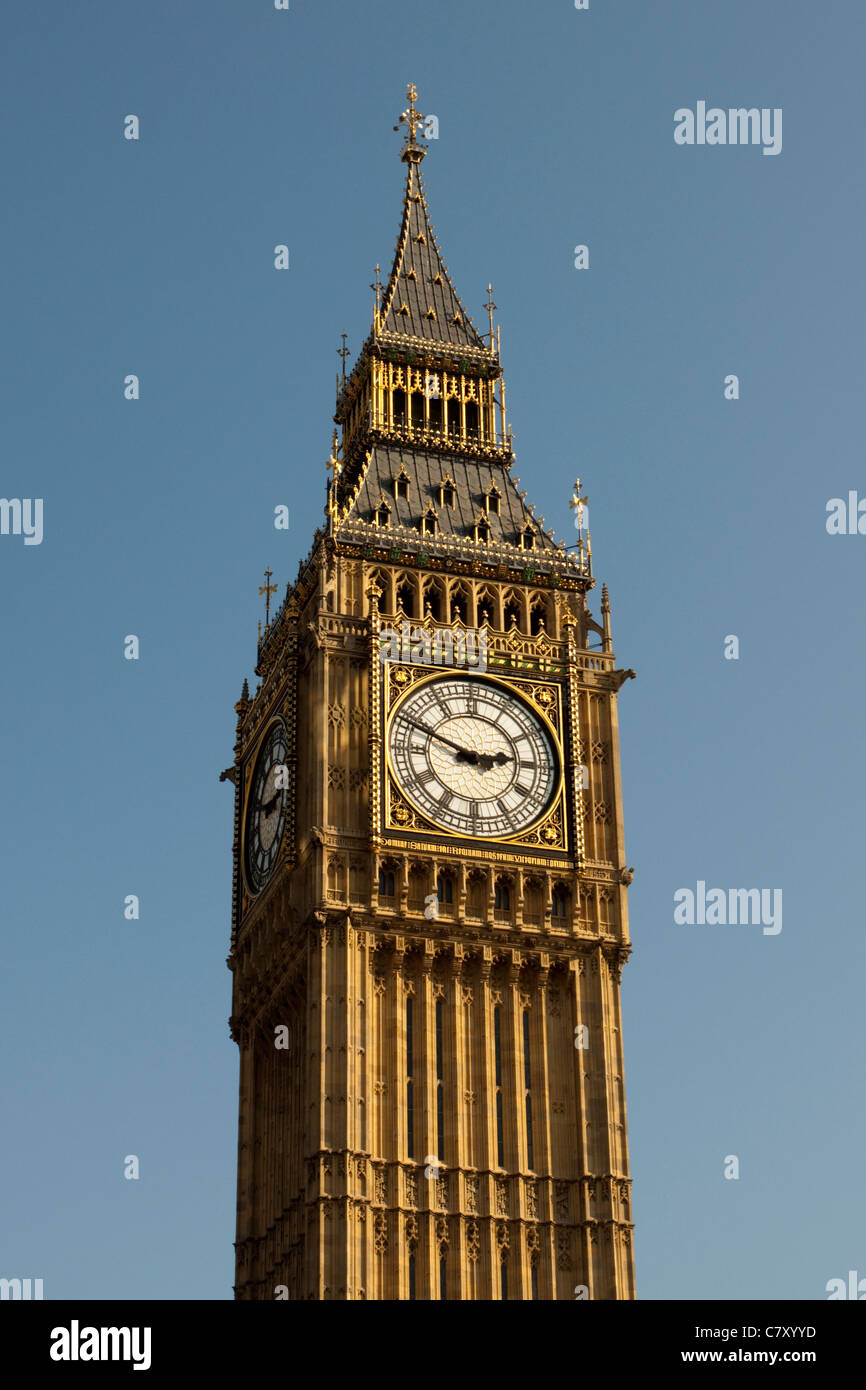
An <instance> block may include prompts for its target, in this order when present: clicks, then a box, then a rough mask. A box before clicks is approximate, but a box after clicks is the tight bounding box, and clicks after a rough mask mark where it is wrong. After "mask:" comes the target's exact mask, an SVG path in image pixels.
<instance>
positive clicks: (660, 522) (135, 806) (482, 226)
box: [0, 0, 866, 1299]
mask: <svg viewBox="0 0 866 1390" xmlns="http://www.w3.org/2000/svg"><path fill="white" fill-rule="evenodd" d="M4 28H5V31H6V32H5V44H4V50H5V51H4V55H3V58H2V81H0V107H2V121H3V127H4V130H5V137H6V138H5V141H4V147H5V148H4V166H5V167H4V179H3V183H4V200H3V201H4V210H3V252H4V261H3V268H4V272H5V273H4V276H3V282H4V283H3V292H2V298H3V305H2V309H3V320H4V323H5V325H6V332H5V334H4V336H3V342H2V348H0V351H2V371H0V392H2V415H3V422H4V423H3V432H4V440H3V467H2V482H0V492H2V495H3V496H5V497H7V498H12V497H19V498H36V497H40V498H42V499H43V501H44V537H43V541H42V544H41V545H38V546H36V545H33V546H25V545H24V544H23V537H21V536H12V535H8V536H0V593H2V606H3V625H2V630H3V644H4V655H5V660H4V662H3V664H2V676H0V727H2V769H3V783H2V784H3V796H2V805H0V816H2V826H0V830H2V843H3V845H4V849H5V851H6V854H5V866H4V880H5V887H6V891H5V894H4V906H5V912H4V918H5V923H4V925H5V933H4V936H5V949H6V969H5V970H4V984H3V998H2V1014H3V1020H4V1035H5V1036H4V1053H5V1067H4V1077H3V1107H4V1116H5V1118H6V1126H5V1129H6V1142H5V1160H6V1161H5V1165H4V1183H3V1198H2V1205H3V1208H4V1210H3V1212H2V1220H0V1230H2V1232H3V1234H2V1238H0V1264H2V1269H0V1274H2V1275H4V1276H6V1277H42V1278H43V1279H44V1281H45V1294H46V1297H49V1298H62V1297H82V1298H100V1297H119V1298H154V1297H161V1298H176V1299H185V1298H213V1299H222V1298H227V1297H230V1296H231V1283H232V1276H233V1267H232V1266H233V1261H232V1245H231V1242H232V1239H233V1234H234V1202H235V1194H234V1174H235V1126H236V1084H237V1053H236V1048H235V1046H234V1044H233V1043H232V1042H231V1041H230V1039H229V1036H228V1029H227V1023H226V1020H227V1018H228V1014H229V1012H230V976H229V973H228V971H227V970H226V967H225V957H226V954H227V951H228V942H229V929H230V922H229V910H230V887H231V865H230V852H231V840H232V825H231V815H232V805H231V802H232V797H231V790H230V788H229V787H228V786H225V785H223V786H221V785H219V783H218V780H217V778H218V774H219V772H220V770H221V769H222V768H224V767H226V766H227V765H228V764H229V763H230V761H231V758H232V745H233V741H234V712H233V708H232V707H233V704H234V702H235V700H236V699H237V698H238V695H239V693H240V688H241V684H242V681H243V679H244V676H251V675H252V667H253V664H254V661H255V638H256V623H257V620H258V617H259V615H260V612H261V601H260V599H259V596H258V592H257V590H258V585H259V584H260V583H262V571H263V570H264V568H265V566H266V565H270V566H271V568H272V569H273V571H274V573H275V576H276V579H277V581H278V582H279V584H280V586H281V591H282V590H283V588H284V586H285V584H286V582H287V581H288V580H289V579H293V578H294V577H295V574H296V571H297V566H298V562H299V560H300V559H301V558H302V557H303V556H304V555H305V554H306V552H307V549H308V545H309V540H310V537H311V535H312V532H313V530H314V528H315V526H316V525H317V524H318V523H319V521H320V519H321V516H322V507H323V503H324V478H325V467H324V465H325V460H326V458H327V456H328V451H329V445H330V433H331V429H332V423H331V416H332V413H333V401H334V374H335V372H336V368H337V362H338V359H337V357H336V355H335V349H336V348H337V347H338V346H339V342H340V334H341V333H342V332H343V331H344V330H345V331H346V333H347V334H348V341H349V346H350V348H351V349H352V350H353V351H357V350H358V348H359V347H360V344H361V342H362V341H363V338H364V336H365V335H366V332H367V330H368V327H369V323H370V314H371V305H372V294H371V292H370V290H369V289H368V285H369V283H370V281H371V279H372V278H373V276H372V272H373V266H374V265H375V263H376V262H377V261H379V262H380V263H381V265H382V266H383V269H387V268H388V266H389V265H390V260H391V256H392V253H393V248H394V242H395V238H396V235H397V230H398V223H399V214H400V199H401V193H402V181H403V166H402V165H401V164H400V162H399V159H398V150H399V145H400V137H398V136H397V135H395V134H394V133H393V130H392V126H393V125H394V124H395V122H396V120H397V117H398V115H399V113H400V111H401V110H402V109H403V107H404V105H405V99H404V94H405V87H406V83H407V82H408V81H414V82H415V83H416V84H417V86H418V89H419V105H420V107H421V110H422V111H424V112H425V113H435V114H436V115H437V116H438V119H439V139H438V140H437V141H435V142H431V149H430V154H429V156H428V158H427V160H426V161H425V164H424V177H425V185H426V189H427V193H428V198H429V202H430V208H431V213H432V217H433V222H434V225H435V228H436V232H437V235H438V238H439V241H440V244H441V246H442V248H443V252H444V255H445V258H446V260H447V263H448V266H449V269H450V271H451V273H452V275H453V277H454V280H455V282H456V285H457V288H458V291H459V293H460V295H461V297H462V298H463V301H464V303H465V304H466V306H467V308H468V309H469V311H470V313H472V314H473V317H474V318H475V321H476V323H478V324H479V325H480V326H483V325H484V322H485V318H486V316H485V314H484V312H483V310H482V309H481V305H482V304H483V302H484V300H485V299H486V297H487V295H486V286H487V283H488V281H489V280H492V281H493V286H494V297H495V300H496V303H497V305H498V312H497V319H498V321H499V322H500V324H501V328H502V353H503V360H504V364H505V369H506V378H507V385H508V404H509V415H510V419H511V422H512V424H513V426H514V435H515V448H516V452H517V465H516V469H515V472H516V473H517V474H519V476H520V478H521V487H526V488H527V489H528V493H529V497H530V498H531V499H532V500H534V501H535V503H536V504H537V509H538V512H539V513H540V514H543V515H544V516H545V518H546V520H547V522H548V524H553V525H554V526H555V527H556V529H557V531H558V532H559V533H560V534H561V535H564V536H565V537H566V539H570V538H571V537H570V534H569V533H570V526H571V516H570V513H569V509H568V499H569V497H570V495H571V490H572V483H573V481H574V478H575V476H576V475H578V474H579V475H580V477H581V478H582V479H583V481H584V486H585V490H586V492H587V493H588V494H589V498H590V516H591V523H592V539H593V553H594V559H595V565H596V574H597V576H598V577H599V580H601V579H603V580H605V581H606V582H607V584H608V585H609V588H610V593H611V600H612V605H613V633H614V644H615V649H616V652H617V656H618V658H619V664H620V665H622V666H626V667H633V668H634V669H635V670H636V671H637V673H638V675H637V680H636V681H634V682H629V683H628V684H627V685H626V686H625V688H624V689H623V691H622V694H621V697H620V717H621V734H622V763H623V786H624V798H625V824H626V834H627V846H628V863H629V864H633V865H634V866H635V869H636V875H635V879H634V883H633V885H632V887H631V889H630V890H629V899H630V914H631V928H632V935H633V940H634V946H635V951H634V956H633V959H632V961H631V962H630V963H629V965H628V966H627V968H626V970H625V973H624V984H623V997H624V1029H625V1047H626V1063H627V1070H626V1082H627V1096H628V1105H629V1120H630V1143H631V1160H632V1170H633V1176H634V1210H635V1219H636V1223H637V1233H636V1255H637V1275H638V1293H639V1296H640V1297H642V1298H647V1299H651V1298H658V1299H682V1298H723V1299H733V1298H749V1297H754V1298H782V1299H785V1298H791V1299H814V1298H818V1299H820V1298H822V1297H826V1293H825V1285H826V1283H827V1281H828V1280H829V1279H831V1278H833V1277H845V1276H846V1274H847V1271H848V1270H849V1269H852V1268H856V1269H858V1270H859V1271H860V1273H861V1275H866V1241H864V1226H866V1222H864V1216H866V1198H864V1192H863V1184H862V1181H861V1174H860V1167H861V1165H860V1163H859V1161H858V1155H859V1154H860V1153H862V1151H863V1149H864V1147H866V1124H864V1117H863V1110H862V1105H860V1103H859V1098H860V1096H861V1095H862V1088H863V1077H862V999H863V962H864V948H863V913H862V906H861V900H860V896H859V881H858V880H859V868H860V863H861V860H860V852H861V836H862V832H863V823H864V804H863V803H864V779H863V767H864V739H863V718H864V715H863V711H864V708H866V659H864V649H863V638H862V634H863V621H862V601H863V598H862V596H863V582H862V575H863V568H864V564H866V537H863V536H859V535H849V536H830V535H828V534H827V531H826V527H825V518H826V505H827V502H828V501H829V499H831V498H833V497H847V494H848V492H849V491H850V490H852V489H853V490H858V489H859V491H860V494H861V495H864V496H866V472H864V467H863V462H862V437H863V427H862V404H861V402H862V394H863V372H864V362H863V329H862V325H863V323H864V319H866V313H864V309H866V305H864V282H863V273H862V228H863V222H864V194H863V178H862V138H861V132H860V125H861V121H862V53H863V45H864V40H866V16H864V12H863V10H862V8H861V7H859V6H857V5H855V4H853V3H842V2H841V0H836V2H835V3H831V4H827V5H824V6H820V7H819V6H816V5H814V4H811V3H810V4H807V3H805V0H763V3H762V4H761V5H760V6H755V5H754V3H751V0H731V3H729V4H727V5H725V6H706V5H695V4H694V3H693V0H667V3H659V4H654V5H647V4H639V3H636V0H631V3H615V2H614V0H609V2H607V3H606V2H605V0H591V6H590V10H589V11H587V12H578V11H576V10H575V9H574V6H573V4H571V3H570V0H557V2H556V3H553V0H544V3H540V4H532V5H529V4H517V3H515V0H498V2H497V3H495V4H494V3H492V0H478V3H474V4H472V5H471V6H466V5H462V4H458V3H456V0H444V3H439V4H437V5H429V6H428V5H420V4H406V3H395V2H394V0H379V3H377V4H375V5H372V6H371V5H364V6H358V5H350V4H348V3H346V0H339V2H334V3H327V0H319V2H318V3H316V4H312V3H308V2H307V0H292V3H291V9H290V10H289V11H288V12H276V11H275V10H274V8H273V5H272V4H269V3H267V0H245V3H243V4H241V3H236V4H230V3H227V2H226V0H212V2H210V3H203V2H202V0H196V3H190V2H189V0H188V2H187V3H185V4H182V5H176V4H170V3H167V2H166V0H162V2H156V3H150V4H148V5H146V6H140V5H132V4H128V3H117V0H111V3H108V2H107V0H90V2H89V3H88V5H87V6H85V7H84V8H83V9H82V8H80V7H70V6H53V7H49V8H46V7H43V6H39V7H34V6H29V5H24V4H22V3H20V0H12V3H10V4H9V5H7V7H6V13H5V23H4ZM700 100H704V101H706V102H707V104H708V105H709V106H713V105H716V106H719V107H722V108H729V107H739V106H746V107H751V106H756V107H759V108H764V107H767V108H777V107H778V108H781V109H782V111H783V132H784V134H783V148H782V151H781V153H780V154H779V155H777V156H775V157H765V156H764V155H762V153H761V149H760V148H759V147H751V146H750V147H741V146H724V147H720V146H716V147H711V146H703V147H698V146H693V147H688V146H678V145H676V144H675V143H674V139H673V131H674V112H675V110H677V109H678V108H681V107H692V108H694V107H695V106H696V103H697V102H698V101H700ZM130 113H134V114H137V115H138V116H139V118H140V122H141V138H140V139H139V140H138V141H137V142H133V141H127V140H125V139H124V138H123V121H124V117H125V116H126V115H128V114H130ZM278 243H286V244H287V245H288V246H289V248H290V254H291V269H290V270H288V271H286V272H282V273H280V272H277V271H275V270H274V268H273V248H274V246H275V245H276V244H278ZM577 244H586V245H588V246H589V249H590V268H589V269H588V270H585V271H577V270H575V269H574V266H573V260H574V247H575V245H577ZM128 373H136V374H137V375H138V376H139V377H140V381H141V398H140V400H138V401H136V402H129V401H126V400H124V396H123V381H124V377H125V376H126V375H127V374H128ZM728 373H736V374H737V375H738V377H739V379H740V399H739V400H737V401H727V400H725V399H724V395H723V381H724V378H725V376H726V375H727V374H728ZM280 503H286V504H288V505H289V506H290V508H291V526H290V529H289V531H288V532H286V533H281V532H275V531H274V529H273V526H272V518H273V509H274V507H275V506H276V505H278V504H280ZM128 633H135V634H137V635H138V636H139V638H140V641H141V659H140V660H139V661H138V662H128V661H125V660H124V659H123V639H124V636H125V635H126V634H128ZM730 634H734V635H737V636H738V637H739V640H740V656H739V660H736V661H731V660H725V659H724V656H723V648H724V641H725V638H726V636H728V635H730ZM699 880H702V881H705V882H706V883H707V885H708V887H709V886H713V887H723V888H725V889H728V888H737V887H744V888H749V887H761V888H770V889H774V888H781V889H782V891H783V895H784V920H783V929H782V931H781V932H780V933H779V934H778V935H775V936H771V935H765V934H764V933H763V932H762V931H761V929H760V927H759V926H724V927H723V926H717V927H710V926H699V925H695V926H692V927H689V926H680V925H676V924H675V923H674V917H673V911H674V893H675V892H676V891H677V890H678V889H680V888H683V887H691V888H694V887H695V885H696V883H697V882H698V881H699ZM129 893H135V894H138V895H139V896H140V900H141V917H140V920H139V921H137V922H127V921H125V920H124V916H123V900H124V897H125V895H127V894H129ZM131 1153H134V1154H137V1155H138V1156H139V1158H140V1163H141V1178H140V1180H139V1181H138V1182H127V1181H124V1179H123V1159H124V1156H125V1155H127V1154H131ZM731 1154H733V1155H736V1156H738V1158H739V1162H740V1177H739V1179H738V1180H736V1181H728V1180H726V1179H725V1178H724V1164H725V1158H726V1156H727V1155H731Z"/></svg>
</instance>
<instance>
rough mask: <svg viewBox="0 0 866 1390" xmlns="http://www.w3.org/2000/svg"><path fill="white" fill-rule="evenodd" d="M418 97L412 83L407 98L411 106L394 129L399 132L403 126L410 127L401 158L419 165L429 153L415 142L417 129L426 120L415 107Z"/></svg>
mask: <svg viewBox="0 0 866 1390" xmlns="http://www.w3.org/2000/svg"><path fill="white" fill-rule="evenodd" d="M417 95H418V92H417V90H416V87H415V83H414V82H410V83H409V86H408V87H407V88H406V96H407V97H408V98H409V105H408V107H407V108H406V110H405V111H404V112H403V113H402V114H401V116H400V119H399V121H398V122H397V124H396V125H395V127H394V129H395V130H399V129H400V127H401V125H406V126H407V127H408V128H407V131H406V143H405V145H404V146H403V149H402V151H401V154H400V158H401V159H404V160H407V161H409V162H411V163H414V164H417V163H419V162H420V161H421V160H422V159H423V158H424V156H425V154H426V153H427V151H426V150H425V149H424V148H423V146H422V145H419V144H417V143H416V140H415V130H416V127H417V126H419V125H420V124H421V122H422V121H423V119H424V117H423V116H422V115H421V112H420V111H419V110H418V109H417V107H416V105H415V98H416V97H417Z"/></svg>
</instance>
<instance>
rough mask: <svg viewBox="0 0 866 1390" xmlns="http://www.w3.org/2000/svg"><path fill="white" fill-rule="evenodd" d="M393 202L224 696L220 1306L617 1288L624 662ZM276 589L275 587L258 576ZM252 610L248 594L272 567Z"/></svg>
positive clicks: (418, 237)
mask: <svg viewBox="0 0 866 1390" xmlns="http://www.w3.org/2000/svg"><path fill="white" fill-rule="evenodd" d="M408 96H409V106H408V109H407V110H406V111H405V112H404V113H403V116H402V117H401V123H402V124H404V125H405V127H406V134H405V143H404V145H403V148H402V151H401V158H402V160H403V162H404V164H405V166H406V177H405V194H404V198H403V211H402V221H401V225H400V231H399V236H398V239H397V247H396V251H395V255H394V262H393V266H392V268H391V273H390V276H389V277H388V280H387V283H381V282H380V279H379V274H378V269H377V274H376V284H375V286H374V289H375V309H374V315H373V324H372V328H371V331H370V333H369V335H368V337H367V339H366V341H365V343H364V345H363V347H362V349H361V352H360V355H359V356H358V359H357V361H356V362H355V364H354V367H353V368H352V370H351V372H350V373H349V375H346V374H345V360H344V373H343V376H342V379H341V380H340V381H339V382H338V397H337V405H336V414H335V420H336V422H337V424H338V426H339V428H340V432H341V438H340V439H339V440H338V436H337V434H336V433H335V435H334V445H333V449H332V452H331V458H330V461H329V469H330V476H329V479H328V484H327V502H326V508H325V521H324V524H323V525H322V526H321V527H320V529H319V530H318V531H317V532H316V534H315V536H314V537H313V541H312V546H311V548H310V552H309V555H308V557H307V558H306V559H305V560H304V561H303V562H302V564H301V565H300V568H299V571H298V576H297V579H296V580H295V582H294V583H293V584H289V586H288V589H287V591H286V595H285V599H284V601H283V603H282V605H281V607H280V608H279V609H278V610H277V612H276V613H275V615H274V617H273V619H272V620H270V619H269V621H268V623H267V626H266V628H265V631H264V633H263V634H262V636H261V638H260V641H259V647H258V662H257V666H256V675H257V676H258V678H259V684H258V686H257V688H256V690H255V693H254V695H252V696H251V695H250V693H249V690H248V687H247V684H246V682H244V689H243V693H242V695H241V698H240V700H239V701H238V704H237V705H236V706H235V709H236V712H237V737H236V742H235V758H234V763H233V765H232V767H231V768H229V769H227V771H226V772H225V773H224V774H223V777H224V778H225V779H227V780H230V781H232V782H233V784H234V787H235V842H234V910H233V925H232V942H231V954H230V956H229V962H228V963H229V967H230V969H231V971H232V974H233V1008H232V1019H231V1030H232V1036H233V1037H234V1039H235V1040H236V1042H237V1043H238V1046H239V1049H240V1102H239V1141H238V1202H237V1239H236V1261H237V1263H236V1283H235V1294H236V1297H237V1298H239V1299H281V1298H291V1299H316V1300H320V1299H336V1300H344V1299H423V1300H430V1299H452V1300H461V1299H466V1300H474V1299H477V1300H498V1299H516V1300H531V1299H540V1300H545V1299H546V1300H552V1299H556V1300H561V1299H568V1300H572V1299H574V1298H575V1297H577V1298H591V1299H630V1298H633V1297H634V1271H633V1255H632V1220H631V1216H632V1213H631V1194H630V1180H629V1168H628V1146H627V1136H626V1108H625V1091H624V1066H623V1043H622V1020H621V1014H620V975H621V970H622V966H623V963H624V961H625V960H626V958H627V956H628V953H629V949H630V948H629V937H628V919H627V908H626V889H627V884H628V882H629V881H630V878H631V871H630V870H628V869H627V868H626V863H625V854H624V842H623V824H622V812H621V788H620V771H619V743H618V725H617V692H618V690H619V688H620V686H621V685H622V683H623V681H624V680H625V679H626V678H627V677H628V676H630V675H632V674H633V672H631V671H622V670H618V669H617V668H616V664H615V659H614V654H613V646H612V639H611V626H610V604H609V602H608V596H607V591H606V589H604V588H603V589H602V599H601V605H600V612H599V618H598V619H596V618H594V617H593V616H592V613H591V610H590V607H589V604H588V598H589V595H590V591H591V590H592V589H593V588H594V585H595V580H594V578H593V573H592V557H591V549H590V541H589V535H588V532H587V530H586V528H585V527H584V525H583V521H584V513H583V507H584V503H585V501H586V499H585V498H584V497H583V496H582V494H581V492H580V487H579V484H578V485H577V489H576V492H575V496H574V498H573V502H572V505H573V506H574V507H575V508H576V518H575V519H576V523H577V524H576V530H575V538H576V543H575V544H574V545H570V546H568V547H566V546H565V545H564V544H563V543H562V542H559V543H557V542H556V540H555V538H554V537H553V535H552V533H551V532H550V531H549V530H548V529H547V528H546V527H545V524H544V519H543V518H542V517H537V516H536V515H535V508H534V507H533V506H532V505H531V503H529V502H528V501H527V500H526V494H525V492H522V491H520V490H519V487H518V483H519V479H517V478H515V477H514V476H513V471H512V465H513V454H512V449H511V436H510V431H509V429H508V426H507V423H506V409H505V383H504V380H503V376H502V368H501V365H500V357H499V337H498V333H497V332H496V331H495V330H494V326H493V310H494V308H495V305H494V304H493V300H492V296H491V297H490V298H489V299H488V303H487V305H486V306H485V307H486V308H487V311H488V314H489V331H488V332H487V333H485V334H484V335H482V334H481V333H479V332H478V330H477V329H476V327H475V326H474V324H473V323H472V321H471V319H470V317H469V315H468V314H467V312H466V310H465V308H464V307H463V304H462V303H461V301H460V299H459V298H458V295H457V292H456V290H455V288H454V286H453V284H452V281H451V277H450V275H449V273H448V270H447V268H446V266H445V263H444V261H443V259H442V256H441V253H440V251H439V247H438V244H437V241H436V238H435V236H434V233H433V227H432V225H431V222H430V215H429V211H428V207H427V201H426V197H425V193H424V188H423V186H422V182H421V161H422V160H423V158H424V155H425V153H426V151H425V148H424V145H423V144H422V142H421V139H420V126H421V125H422V123H423V119H424V118H423V117H422V116H421V115H420V113H419V112H418V111H417V109H416V107H415V96H416V93H415V89H414V88H413V87H410V88H409V93H408ZM269 577H270V576H268V578H269ZM266 587H267V598H268V600H269V599H270V587H269V586H266Z"/></svg>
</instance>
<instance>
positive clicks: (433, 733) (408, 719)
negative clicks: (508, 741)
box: [404, 714, 478, 763]
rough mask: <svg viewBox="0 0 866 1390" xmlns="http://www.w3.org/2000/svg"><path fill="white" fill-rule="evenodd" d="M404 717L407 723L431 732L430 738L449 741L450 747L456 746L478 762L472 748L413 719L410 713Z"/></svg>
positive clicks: (465, 756) (428, 732) (473, 760)
mask: <svg viewBox="0 0 866 1390" xmlns="http://www.w3.org/2000/svg"><path fill="white" fill-rule="evenodd" d="M404 717H405V719H406V723H407V724H414V726H415V728H416V729H421V730H423V732H424V733H425V734H429V736H430V738H438V740H439V742H440V743H447V744H448V747H449V748H456V749H457V752H458V753H462V754H463V756H464V758H466V759H467V760H468V761H469V762H470V763H477V762H478V754H477V753H474V752H473V751H472V749H471V748H464V747H463V745H462V744H460V743H455V742H454V740H453V739H450V738H446V737H445V735H444V734H437V733H436V730H435V729H431V728H430V727H429V725H427V724H422V723H421V722H420V721H419V720H417V719H412V718H411V717H410V716H409V715H408V714H407V715H405V716H404Z"/></svg>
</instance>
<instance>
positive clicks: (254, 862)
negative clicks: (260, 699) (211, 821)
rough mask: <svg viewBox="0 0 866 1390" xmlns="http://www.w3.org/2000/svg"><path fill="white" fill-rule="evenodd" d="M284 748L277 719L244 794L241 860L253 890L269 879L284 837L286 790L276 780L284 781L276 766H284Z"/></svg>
mask: <svg viewBox="0 0 866 1390" xmlns="http://www.w3.org/2000/svg"><path fill="white" fill-rule="evenodd" d="M287 747H288V745H287V742H286V729H285V725H284V724H283V722H282V720H281V719H278V720H276V721H275V722H274V723H273V724H272V725H271V727H270V728H269V730H268V732H267V734H266V735H265V738H264V741H263V743H262V746H261V748H260V749H259V755H258V758H257V760H256V766H255V771H254V772H253V777H252V781H251V782H250V790H249V795H248V797H247V809H246V822H245V831H244V860H245V865H246V874H247V883H248V884H249V886H250V888H251V889H252V891H253V892H254V893H259V892H261V890H262V889H263V888H264V886H265V884H266V883H267V881H268V879H269V878H270V875H271V870H272V869H273V867H274V864H275V863H276V858H277V853H278V851H279V848H280V842H281V840H282V838H283V829H284V827H285V823H286V802H287V798H288V792H287V790H286V789H285V786H279V787H278V786H277V782H278V781H280V782H282V783H285V780H286V779H285V776H284V775H281V773H280V772H279V771H278V769H284V768H285V762H286V752H287Z"/></svg>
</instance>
